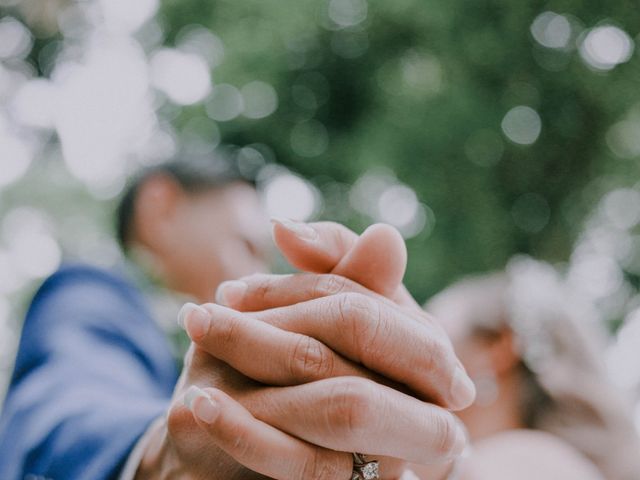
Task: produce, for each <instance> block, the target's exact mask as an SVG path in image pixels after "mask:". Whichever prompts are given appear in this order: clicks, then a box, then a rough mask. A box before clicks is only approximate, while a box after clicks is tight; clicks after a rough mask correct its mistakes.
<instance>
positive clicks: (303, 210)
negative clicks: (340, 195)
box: [262, 172, 319, 221]
mask: <svg viewBox="0 0 640 480" xmlns="http://www.w3.org/2000/svg"><path fill="white" fill-rule="evenodd" d="M262 196H263V199H264V203H265V207H266V210H267V213H268V214H269V215H270V216H272V217H284V218H289V219H292V220H298V221H306V220H309V219H311V217H312V216H313V215H314V213H316V211H317V209H318V207H319V205H318V193H317V191H316V190H315V188H314V187H313V186H312V185H311V184H310V183H309V182H307V181H306V180H304V179H303V178H302V177H299V176H297V175H293V174H291V173H288V172H278V173H276V174H274V175H273V176H271V178H268V179H267V180H266V181H265V182H264V185H263V189H262Z"/></svg>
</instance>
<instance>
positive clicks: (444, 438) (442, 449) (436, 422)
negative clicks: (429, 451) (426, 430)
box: [431, 414, 457, 456]
mask: <svg viewBox="0 0 640 480" xmlns="http://www.w3.org/2000/svg"><path fill="white" fill-rule="evenodd" d="M431 425H432V429H433V431H434V435H435V437H434V448H435V450H436V451H435V452H434V453H436V454H437V455H439V456H446V455H448V454H449V453H451V452H452V451H453V449H454V447H455V445H456V435H457V426H456V423H455V420H454V419H453V418H451V417H450V415H446V414H435V415H433V418H432V419H431Z"/></svg>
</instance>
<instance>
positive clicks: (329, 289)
mask: <svg viewBox="0 0 640 480" xmlns="http://www.w3.org/2000/svg"><path fill="white" fill-rule="evenodd" d="M346 288H347V280H346V279H345V278H344V277H341V276H339V275H333V274H325V275H316V279H315V282H314V285H313V288H312V292H311V294H312V296H314V297H329V296H331V295H337V294H339V293H341V292H343V291H344V290H345V289H346Z"/></svg>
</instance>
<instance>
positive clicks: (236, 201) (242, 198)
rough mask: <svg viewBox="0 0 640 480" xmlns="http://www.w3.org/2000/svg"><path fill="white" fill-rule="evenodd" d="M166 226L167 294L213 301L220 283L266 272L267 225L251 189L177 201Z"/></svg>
mask: <svg viewBox="0 0 640 480" xmlns="http://www.w3.org/2000/svg"><path fill="white" fill-rule="evenodd" d="M170 222H171V223H172V225H171V228H167V229H164V230H165V231H166V232H167V235H168V236H169V237H170V238H167V239H165V240H166V241H164V242H163V244H164V248H162V252H161V256H162V257H164V258H161V259H160V260H161V263H162V264H163V267H164V268H163V270H164V272H165V276H166V277H167V278H165V281H166V282H167V284H168V286H169V287H170V288H173V289H175V290H178V291H181V292H184V293H188V294H190V295H193V296H194V297H195V298H196V299H198V300H199V301H201V302H206V301H212V300H213V299H214V296H215V290H216V288H217V287H218V285H219V284H220V283H221V282H223V281H225V280H232V279H237V278H239V277H242V276H245V275H250V274H252V273H256V272H265V271H267V268H268V256H269V245H270V243H271V242H270V234H269V221H268V218H267V216H266V213H265V212H264V210H263V209H262V207H261V205H260V201H259V197H258V194H257V192H256V191H255V189H254V188H253V187H251V186H250V185H247V184H244V183H241V182H238V183H234V184H230V185H228V186H226V187H222V188H220V189H216V190H211V191H205V192H202V193H197V194H185V195H181V196H180V197H179V199H178V200H177V203H176V209H175V213H174V214H173V215H172V216H171V220H170ZM156 254H158V252H156Z"/></svg>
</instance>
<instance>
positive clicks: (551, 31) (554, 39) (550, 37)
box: [531, 12, 571, 48]
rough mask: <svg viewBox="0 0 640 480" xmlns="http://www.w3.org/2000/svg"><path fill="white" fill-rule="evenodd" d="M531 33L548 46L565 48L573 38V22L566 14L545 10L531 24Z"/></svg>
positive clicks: (543, 44) (541, 43)
mask: <svg viewBox="0 0 640 480" xmlns="http://www.w3.org/2000/svg"><path fill="white" fill-rule="evenodd" d="M531 35H533V38H535V39H536V41H537V42H538V43H539V44H540V45H542V46H544V47H547V48H565V47H566V46H567V45H568V43H569V40H571V23H570V22H569V20H568V19H567V17H565V16H564V15H559V14H557V13H554V12H543V13H541V14H540V15H538V16H537V17H536V19H535V20H534V21H533V23H532V24H531Z"/></svg>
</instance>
